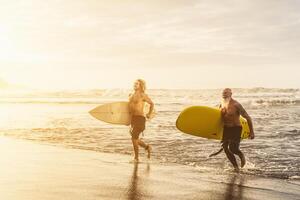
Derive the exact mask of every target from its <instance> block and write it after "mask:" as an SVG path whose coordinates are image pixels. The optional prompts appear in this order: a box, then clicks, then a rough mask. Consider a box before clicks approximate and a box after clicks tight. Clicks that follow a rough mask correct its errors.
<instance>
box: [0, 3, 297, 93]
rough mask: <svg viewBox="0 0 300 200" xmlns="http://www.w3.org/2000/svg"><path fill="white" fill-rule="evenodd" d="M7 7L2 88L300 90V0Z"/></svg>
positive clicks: (1, 28) (2, 18)
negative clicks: (137, 83) (138, 84)
mask: <svg viewBox="0 0 300 200" xmlns="http://www.w3.org/2000/svg"><path fill="white" fill-rule="evenodd" d="M0 1H1V7H0V86H1V84H2V86H3V85H4V83H5V85H7V84H14V85H22V86H24V87H30V88H41V89H95V88H129V87H132V83H133V81H134V80H135V79H137V78H143V79H145V80H146V82H147V84H148V87H149V88H170V89H171V88H179V89H185V88H186V89H189V88H191V89H197V88H222V87H234V88H237V87H282V88H289V87H291V88H300V79H299V74H300V73H299V72H300V69H299V63H300V57H299V55H300V1H298V0H264V1H261V0H226V1H224V0H170V1H169V0H164V1H162V0H160V1H158V0H147V1H146V0H136V1H133V0H113V1H104V0H103V1H100V0H51V1H40V0H10V1H2V0H0Z"/></svg>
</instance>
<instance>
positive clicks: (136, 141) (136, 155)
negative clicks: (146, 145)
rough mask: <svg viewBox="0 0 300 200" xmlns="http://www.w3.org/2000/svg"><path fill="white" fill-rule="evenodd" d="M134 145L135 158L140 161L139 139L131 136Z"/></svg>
mask: <svg viewBox="0 0 300 200" xmlns="http://www.w3.org/2000/svg"><path fill="white" fill-rule="evenodd" d="M131 141H132V145H133V150H134V160H136V161H138V160H139V144H138V142H139V140H138V139H135V138H131Z"/></svg>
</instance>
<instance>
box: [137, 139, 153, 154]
mask: <svg viewBox="0 0 300 200" xmlns="http://www.w3.org/2000/svg"><path fill="white" fill-rule="evenodd" d="M138 143H139V145H140V146H141V147H143V148H144V149H145V150H146V151H147V153H148V155H147V157H148V158H150V156H151V149H152V148H151V146H150V145H149V144H146V143H145V142H144V141H142V140H141V139H139V142H138Z"/></svg>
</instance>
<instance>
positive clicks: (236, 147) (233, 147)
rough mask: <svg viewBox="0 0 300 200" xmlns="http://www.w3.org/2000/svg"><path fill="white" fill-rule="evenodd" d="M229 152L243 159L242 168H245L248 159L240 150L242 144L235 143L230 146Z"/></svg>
mask: <svg viewBox="0 0 300 200" xmlns="http://www.w3.org/2000/svg"><path fill="white" fill-rule="evenodd" d="M229 150H230V151H231V152H232V153H233V154H236V155H238V156H239V157H240V159H241V167H244V166H245V164H246V159H245V156H244V154H243V152H242V151H241V150H240V142H239V141H234V142H231V143H230V144H229Z"/></svg>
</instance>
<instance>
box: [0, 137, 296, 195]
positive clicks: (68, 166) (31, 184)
mask: <svg viewBox="0 0 300 200" xmlns="http://www.w3.org/2000/svg"><path fill="white" fill-rule="evenodd" d="M0 150H1V157H0V163H1V167H0V196H1V198H2V199H6V200H8V199H13V200H15V199H31V200H35V199H38V200H40V199H43V200H46V199H51V200H53V199H72V200H74V199H103V200H105V199H111V200H112V199H130V200H142V199H172V200H173V199H175V200H176V199H178V200H182V199H222V200H229V199H230V200H232V199H253V200H256V199H300V185H299V184H297V183H291V182H288V181H285V180H281V179H268V178H260V177H255V176H247V175H239V174H234V173H231V174H228V173H227V174H225V173H224V174H222V173H221V174H209V173H208V172H204V171H201V170H197V169H196V168H194V167H189V166H182V165H161V164H159V163H158V162H153V161H151V162H147V161H146V159H145V158H144V159H145V161H144V162H141V163H139V164H134V163H130V162H129V161H130V160H131V157H130V156H126V155H119V154H107V153H99V152H93V151H84V150H77V149H67V148H64V147H60V146H51V145H44V144H38V143H36V142H30V141H23V140H16V139H11V138H6V137H0Z"/></svg>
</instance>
